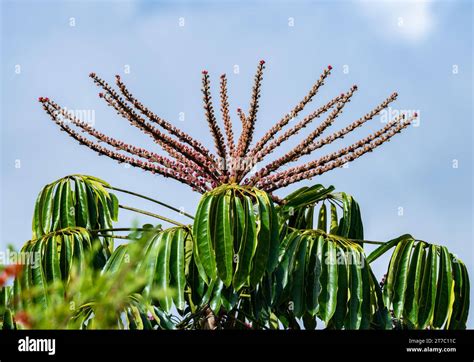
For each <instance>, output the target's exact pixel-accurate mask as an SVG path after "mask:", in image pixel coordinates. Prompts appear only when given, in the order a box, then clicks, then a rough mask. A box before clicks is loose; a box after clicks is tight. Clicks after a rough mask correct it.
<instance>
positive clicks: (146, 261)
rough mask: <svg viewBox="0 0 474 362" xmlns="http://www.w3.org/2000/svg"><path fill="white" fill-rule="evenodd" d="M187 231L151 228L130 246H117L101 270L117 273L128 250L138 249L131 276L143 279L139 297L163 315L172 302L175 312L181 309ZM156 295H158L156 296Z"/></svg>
mask: <svg viewBox="0 0 474 362" xmlns="http://www.w3.org/2000/svg"><path fill="white" fill-rule="evenodd" d="M190 232H191V231H190V230H189V229H188V228H187V227H174V228H170V229H166V230H161V229H152V230H150V231H148V232H146V233H144V234H143V235H142V236H141V238H140V239H139V240H137V241H135V242H132V244H127V245H121V246H119V247H117V248H116V249H115V250H114V252H113V253H112V255H111V257H110V258H109V260H108V261H107V264H106V265H105V266H104V269H103V270H104V272H114V271H116V270H119V269H120V267H121V266H122V265H123V264H126V263H129V262H130V261H129V260H128V258H129V257H130V256H129V248H130V247H135V248H137V247H139V248H140V249H141V251H140V252H139V253H138V256H135V257H137V258H138V257H139V262H138V263H137V266H136V268H135V273H137V274H138V275H144V276H145V285H144V288H143V290H142V294H143V297H145V298H147V300H148V301H149V302H150V303H155V302H156V303H157V305H158V306H159V308H160V309H161V310H162V311H163V312H169V311H170V309H171V307H172V305H173V303H174V305H175V306H176V308H177V309H178V310H184V308H185V301H186V300H185V288H186V275H185V273H186V265H187V264H188V263H189V261H188V260H186V253H185V247H186V242H187V240H188V236H189V234H190ZM191 247H192V246H191ZM188 257H189V256H188ZM156 293H159V295H158V297H157V296H156Z"/></svg>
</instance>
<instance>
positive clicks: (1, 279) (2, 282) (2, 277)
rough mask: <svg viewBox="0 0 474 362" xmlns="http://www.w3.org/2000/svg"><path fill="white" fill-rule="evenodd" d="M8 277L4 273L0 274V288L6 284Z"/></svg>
mask: <svg viewBox="0 0 474 362" xmlns="http://www.w3.org/2000/svg"><path fill="white" fill-rule="evenodd" d="M7 279H8V275H7V274H6V273H2V274H0V287H2V286H4V285H5V283H6V282H7Z"/></svg>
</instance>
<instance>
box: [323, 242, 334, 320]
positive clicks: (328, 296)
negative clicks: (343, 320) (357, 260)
mask: <svg viewBox="0 0 474 362" xmlns="http://www.w3.org/2000/svg"><path fill="white" fill-rule="evenodd" d="M322 250H323V252H322V258H323V259H322V271H321V294H320V295H319V317H320V318H321V319H322V320H323V321H324V322H325V323H327V322H328V321H329V320H330V319H331V317H332V316H333V314H334V312H335V311H336V302H337V259H336V247H335V244H334V242H332V241H329V240H325V241H324V245H323V249H322Z"/></svg>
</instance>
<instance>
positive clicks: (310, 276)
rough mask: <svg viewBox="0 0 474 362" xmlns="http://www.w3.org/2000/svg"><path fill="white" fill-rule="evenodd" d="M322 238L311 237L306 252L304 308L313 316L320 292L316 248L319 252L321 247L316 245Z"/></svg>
mask: <svg viewBox="0 0 474 362" xmlns="http://www.w3.org/2000/svg"><path fill="white" fill-rule="evenodd" d="M323 242H324V238H323V237H322V236H319V237H318V238H312V239H311V242H310V247H309V252H308V260H309V262H308V266H307V271H306V275H307V277H306V281H305V283H306V287H305V289H306V310H307V311H308V313H309V314H310V315H311V316H313V317H314V316H315V315H316V312H317V311H318V307H319V304H318V298H319V294H320V293H321V282H320V281H319V278H320V276H321V254H319V255H318V250H319V252H320V253H321V249H320V248H321V247H322V246H321V247H318V245H319V244H320V243H321V244H323Z"/></svg>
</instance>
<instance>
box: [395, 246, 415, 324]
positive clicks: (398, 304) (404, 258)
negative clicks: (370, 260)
mask: <svg viewBox="0 0 474 362" xmlns="http://www.w3.org/2000/svg"><path fill="white" fill-rule="evenodd" d="M414 242H415V241H414V240H413V239H411V240H407V241H406V242H405V243H403V244H402V249H401V250H400V260H399V262H398V265H397V269H396V271H395V275H394V286H393V288H394V293H393V312H394V314H395V317H396V318H400V317H401V316H402V312H403V307H404V304H405V296H406V288H407V280H408V265H409V262H410V257H411V253H412V250H413V244H414Z"/></svg>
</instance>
